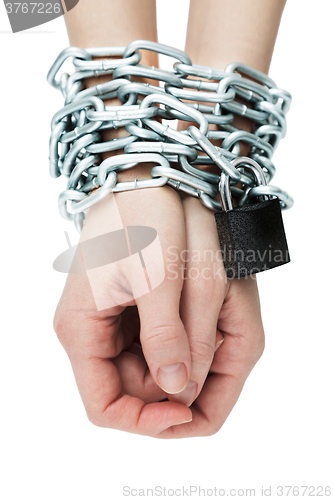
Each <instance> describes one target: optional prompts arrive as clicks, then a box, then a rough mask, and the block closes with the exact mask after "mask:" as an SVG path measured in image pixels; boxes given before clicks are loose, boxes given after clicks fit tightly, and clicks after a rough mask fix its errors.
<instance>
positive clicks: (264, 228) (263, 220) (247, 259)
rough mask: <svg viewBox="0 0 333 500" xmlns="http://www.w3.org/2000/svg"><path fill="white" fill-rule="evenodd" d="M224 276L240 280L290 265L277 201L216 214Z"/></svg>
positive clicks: (268, 201) (275, 199)
mask: <svg viewBox="0 0 333 500" xmlns="http://www.w3.org/2000/svg"><path fill="white" fill-rule="evenodd" d="M215 220H216V226H217V232H218V237H219V241H220V246H221V250H222V257H223V262H224V267H225V271H226V274H227V277H228V278H230V279H232V278H241V277H243V276H248V275H250V274H256V273H259V272H262V271H266V270H268V269H273V268H274V267H278V266H281V265H283V264H286V263H287V262H290V256H289V251H288V245H287V240H286V235H285V231H284V226H283V220H282V214H281V206H280V202H279V200H278V199H277V198H274V199H271V200H266V201H262V202H258V203H254V204H252V205H245V206H243V207H237V208H234V209H233V210H229V211H226V212H225V211H223V212H216V213H215Z"/></svg>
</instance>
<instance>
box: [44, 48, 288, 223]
mask: <svg viewBox="0 0 333 500" xmlns="http://www.w3.org/2000/svg"><path fill="white" fill-rule="evenodd" d="M142 49H143V50H150V51H153V52H156V53H158V54H163V55H166V56H169V57H172V58H174V59H176V62H175V64H174V66H173V71H166V70H162V69H156V68H154V67H148V66H143V65H142V64H140V60H141V52H140V50H142ZM94 57H104V58H105V59H102V60H101V59H97V60H94V59H93V58H94ZM68 58H72V63H73V65H74V68H76V71H74V72H73V74H72V75H68V74H67V73H63V74H60V76H59V79H58V80H57V79H56V78H57V75H58V74H59V72H60V70H61V68H62V66H63V64H64V63H65V62H66V61H67V59H68ZM100 75H110V81H108V82H106V83H101V84H99V85H95V86H94V87H90V88H85V83H84V80H85V79H86V78H90V77H93V76H100ZM132 77H141V78H148V79H150V80H154V81H156V82H157V85H152V84H148V83H146V84H143V83H138V82H136V81H132ZM47 80H48V82H49V83H50V84H51V85H52V86H53V87H55V88H56V89H58V90H60V91H61V92H62V94H63V96H64V100H65V105H64V107H63V108H62V109H61V110H59V111H58V112H57V113H56V114H55V115H54V117H53V119H52V122H51V137H50V155H49V160H50V164H49V168H50V174H51V176H52V177H59V176H60V175H63V176H65V177H66V178H67V189H66V190H65V191H63V192H62V193H61V194H60V196H59V200H58V204H59V211H60V213H61V215H62V217H64V218H65V219H66V220H73V221H74V223H75V226H76V228H77V230H78V231H81V229H82V226H83V223H84V218H85V212H86V210H87V209H88V208H89V207H91V206H92V205H94V204H95V203H98V202H99V201H100V200H101V199H103V198H104V197H105V196H107V195H108V194H109V193H111V192H114V193H116V192H121V191H128V190H133V189H146V188H150V187H160V186H164V185H166V184H168V185H170V186H172V187H173V188H174V189H178V190H181V191H183V192H184V193H187V194H189V195H191V196H194V197H196V198H198V199H200V200H201V202H202V203H203V204H204V206H206V207H207V208H208V209H210V210H214V211H219V210H221V209H222V205H221V200H217V199H216V198H217V196H218V193H219V187H220V185H221V182H220V181H221V179H224V183H225V185H228V186H229V187H230V191H231V193H232V194H233V195H234V196H235V197H237V198H238V199H239V205H240V206H242V205H244V204H247V203H250V202H251V200H252V199H253V198H255V197H267V196H268V197H270V196H273V197H278V198H279V200H280V203H281V207H282V208H283V209H285V208H290V207H291V206H292V205H293V200H292V198H291V197H290V196H289V195H288V193H286V192H285V191H283V190H282V189H280V188H278V187H275V186H271V185H269V182H270V181H271V180H272V178H273V177H274V175H275V166H274V164H273V163H272V160H271V158H272V156H273V153H274V151H275V149H276V147H277V145H278V143H279V141H280V140H281V139H282V138H283V137H285V135H286V113H287V112H288V110H289V107H290V102H291V96H290V94H289V93H288V92H287V91H285V90H282V89H279V88H278V87H277V86H276V84H275V82H274V81H273V80H272V79H271V78H270V77H268V76H267V75H265V74H264V73H261V72H260V71H258V70H256V69H254V68H252V67H250V66H247V65H245V64H241V63H231V64H229V65H228V66H227V67H226V69H225V70H222V69H219V68H211V67H208V66H201V65H197V64H192V62H191V60H190V58H189V57H188V56H187V54H185V53H184V52H182V51H181V50H178V49H175V48H172V47H169V46H167V45H162V44H159V43H156V42H151V41H147V40H137V41H134V42H131V43H130V44H129V45H128V46H127V47H98V48H90V49H86V50H84V49H80V48H76V47H70V48H67V49H65V50H63V51H62V52H61V53H60V54H59V56H58V57H57V59H56V60H55V62H54V63H53V65H52V67H51V69H50V70H49V73H48V75H47ZM211 80H213V81H211ZM113 98H118V99H119V100H120V101H121V102H122V103H123V104H122V105H121V106H105V102H104V101H106V100H109V99H113ZM240 101H241V102H240ZM244 103H246V104H244ZM236 115H240V116H245V117H247V118H249V119H250V120H252V122H253V130H252V132H251V133H250V132H246V131H244V130H241V129H238V128H237V127H236V126H235V124H234V118H235V116H236ZM174 120H180V121H183V122H190V123H193V122H196V123H197V124H198V128H197V127H195V126H193V125H190V126H188V124H187V125H186V127H187V128H186V129H185V130H182V131H179V130H176V128H174V127H172V126H171V125H172V124H173V122H174ZM210 124H214V125H215V127H214V130H210V129H209V125H210ZM119 128H122V129H124V130H126V132H127V135H126V137H122V138H119V139H113V140H111V141H104V142H103V140H102V136H101V132H102V131H103V130H106V129H119ZM212 140H214V141H219V143H220V144H219V146H215V145H213V143H212V142H211V141H212ZM241 144H247V145H248V148H249V153H248V157H247V158H245V159H244V158H240V157H239V155H240V151H241ZM109 151H116V152H117V155H116V156H112V157H110V158H107V159H105V160H104V161H102V159H101V157H100V154H101V153H105V152H109ZM246 161H248V162H249V164H251V165H254V164H256V168H257V169H260V172H261V173H262V177H263V178H264V179H265V181H266V182H265V183H262V184H261V185H259V186H258V185H257V182H256V176H255V175H251V173H253V171H254V169H253V168H252V170H251V169H248V168H246ZM142 162H152V163H156V164H158V166H154V167H153V168H152V170H151V178H150V179H146V180H137V179H135V180H134V181H131V182H117V172H120V171H122V170H127V169H130V168H132V167H134V166H136V165H138V164H139V163H142ZM171 164H175V165H176V166H177V167H178V168H173V167H172V166H171ZM205 165H215V166H217V167H218V168H219V169H220V172H221V173H220V175H217V174H215V173H211V172H209V171H207V169H204V168H202V167H204V166H205ZM236 166H237V168H236ZM200 167H201V168H200ZM249 174H250V175H249ZM226 179H227V180H228V181H227V184H226ZM69 202H71V207H70V208H71V210H69V205H68V204H69Z"/></svg>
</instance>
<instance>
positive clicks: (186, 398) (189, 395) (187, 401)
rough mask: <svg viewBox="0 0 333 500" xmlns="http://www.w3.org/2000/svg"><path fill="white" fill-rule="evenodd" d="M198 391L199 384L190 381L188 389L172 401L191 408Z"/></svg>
mask: <svg viewBox="0 0 333 500" xmlns="http://www.w3.org/2000/svg"><path fill="white" fill-rule="evenodd" d="M197 390H198V384H197V383H196V382H194V380H190V381H189V383H188V384H187V386H186V389H184V390H183V391H182V392H180V393H179V394H177V395H176V396H175V397H173V398H172V401H175V402H176V403H180V404H182V405H186V406H190V405H191V404H192V403H193V401H194V398H195V395H196V393H197Z"/></svg>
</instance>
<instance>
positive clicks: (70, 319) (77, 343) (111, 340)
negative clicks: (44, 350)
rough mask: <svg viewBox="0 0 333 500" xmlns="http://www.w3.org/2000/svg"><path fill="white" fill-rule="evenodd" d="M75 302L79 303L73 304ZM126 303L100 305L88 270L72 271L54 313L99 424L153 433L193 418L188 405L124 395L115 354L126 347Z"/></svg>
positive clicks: (84, 398)
mask: <svg viewBox="0 0 333 500" xmlns="http://www.w3.org/2000/svg"><path fill="white" fill-rule="evenodd" d="M72 304H75V306H76V307H75V308H71V305H72ZM123 309H124V308H123V307H122V308H121V307H117V308H114V313H115V315H114V316H112V315H111V311H108V310H105V311H100V312H98V311H96V307H94V301H93V298H92V294H91V291H90V294H89V286H87V277H86V276H85V275H83V274H82V275H76V276H75V277H73V276H71V277H70V278H69V280H68V282H67V284H66V287H65V289H64V293H63V297H62V299H61V301H60V303H59V307H58V310H57V314H56V319H55V330H56V332H57V334H58V337H59V340H60V342H61V343H62V345H63V346H64V347H65V349H66V351H67V354H68V356H69V358H70V361H71V364H72V367H73V372H74V375H75V379H76V382H77V385H78V389H79V392H80V395H81V398H82V401H83V403H84V406H85V408H86V411H87V415H88V418H89V419H90V420H91V422H93V423H94V424H96V425H98V426H103V427H111V428H114V429H120V430H124V431H128V432H135V433H139V434H147V435H151V436H154V435H156V434H158V433H160V432H161V431H162V430H165V429H166V428H168V427H170V426H171V425H176V424H178V423H179V422H182V421H189V420H190V419H191V411H190V410H189V409H187V408H186V407H185V406H182V405H179V404H176V403H171V402H169V401H167V402H163V403H152V404H148V405H146V404H145V402H144V401H143V400H141V399H140V398H136V397H131V396H129V395H124V394H123V390H122V383H121V378H120V375H119V373H118V371H117V368H116V366H115V365H114V364H113V363H112V360H111V358H114V357H116V356H117V355H119V353H120V351H121V350H122V349H123V347H124V341H123V340H122V338H123V335H122V334H121V321H120V313H121V312H122V310H123Z"/></svg>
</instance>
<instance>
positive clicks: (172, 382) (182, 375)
mask: <svg viewBox="0 0 333 500" xmlns="http://www.w3.org/2000/svg"><path fill="white" fill-rule="evenodd" d="M157 379H158V382H159V385H160V386H161V388H162V389H163V391H164V392H167V393H168V394H177V392H181V391H182V390H183V389H184V387H186V382H187V370H186V366H185V365H184V363H174V364H173V365H167V366H161V368H160V369H159V370H158V372H157Z"/></svg>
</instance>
